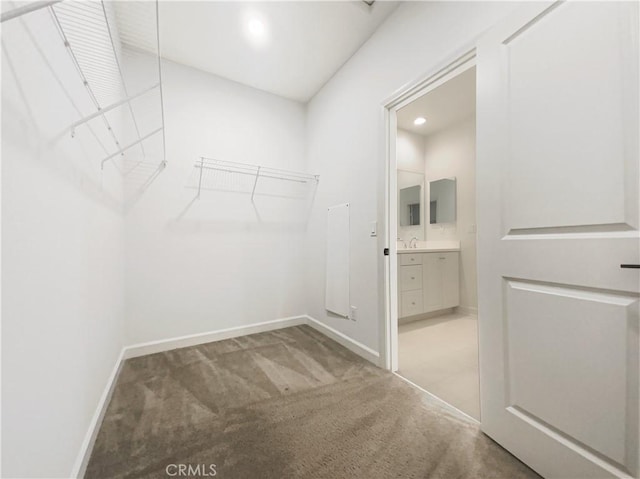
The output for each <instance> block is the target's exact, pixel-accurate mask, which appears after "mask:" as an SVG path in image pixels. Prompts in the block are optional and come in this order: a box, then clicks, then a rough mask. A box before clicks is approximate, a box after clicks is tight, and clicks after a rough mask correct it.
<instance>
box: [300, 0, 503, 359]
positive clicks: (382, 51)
mask: <svg viewBox="0 0 640 479" xmlns="http://www.w3.org/2000/svg"><path fill="white" fill-rule="evenodd" d="M513 8H514V4H512V3H505V2H407V3H403V4H402V5H400V7H398V9H397V10H396V11H395V12H394V13H393V14H392V15H391V16H390V17H389V19H388V20H387V21H386V22H385V23H383V24H382V25H381V27H380V28H379V29H378V30H377V31H376V33H375V34H374V35H373V36H372V37H371V38H370V39H369V40H368V41H367V42H366V43H365V44H364V45H363V46H362V48H360V50H359V51H358V52H357V53H356V54H355V55H353V57H351V59H350V60H349V61H348V62H347V63H346V64H345V65H344V66H343V67H342V68H341V69H340V70H339V71H338V72H337V73H336V75H335V76H334V77H333V78H332V79H331V80H330V81H329V82H327V84H326V85H325V86H324V87H323V88H322V90H320V92H319V93H318V94H317V95H315V97H314V98H313V99H312V100H311V102H310V103H309V106H308V118H307V121H308V138H309V142H308V153H307V156H308V158H309V165H308V167H309V169H310V170H311V171H314V172H317V173H319V174H321V175H322V180H321V182H320V185H319V187H318V191H317V195H316V201H315V203H314V206H313V210H312V213H311V219H310V223H309V233H308V235H307V241H306V250H307V251H306V261H305V267H306V273H307V282H306V290H307V299H308V301H307V304H308V312H309V313H310V315H311V316H313V317H315V318H316V319H318V320H319V321H322V322H323V323H325V324H327V325H329V326H330V327H333V328H335V329H337V330H338V331H340V332H341V333H343V334H344V335H346V336H348V337H350V338H351V339H353V340H355V341H358V342H360V343H362V344H364V345H366V346H368V347H369V348H371V349H374V350H376V351H379V350H380V349H381V347H382V345H381V344H380V341H381V340H382V338H383V335H382V334H381V333H382V328H383V325H384V323H383V318H384V307H383V299H384V285H383V278H384V269H383V268H384V261H385V260H384V256H383V254H382V251H383V248H384V247H385V246H388V244H386V240H385V238H384V235H383V234H382V232H383V229H382V227H383V225H384V210H385V209H384V191H385V190H384V184H385V182H384V178H385V176H384V151H385V149H384V145H385V143H384V132H385V130H384V120H383V118H384V116H383V109H382V105H383V104H384V102H385V100H386V99H388V98H389V97H390V96H391V95H393V94H394V92H398V91H399V90H400V89H401V88H402V87H403V86H404V85H407V83H408V82H410V81H412V80H414V79H417V78H418V77H419V76H422V75H424V74H425V73H427V72H429V71H432V70H433V69H434V68H435V67H436V66H437V65H441V64H442V62H445V61H447V60H449V61H450V60H451V59H452V58H454V57H455V56H456V55H457V54H458V53H460V52H461V50H462V49H464V48H466V47H470V46H471V45H472V42H473V41H474V39H475V38H476V37H477V36H478V35H480V34H481V33H482V32H483V31H485V30H486V29H487V28H489V27H490V26H491V25H493V24H495V23H496V22H497V21H498V20H499V19H501V18H503V17H504V16H505V15H507V14H508V13H509V12H511V11H512V10H513ZM344 202H349V203H350V205H351V208H350V209H351V233H350V234H351V287H350V288H351V304H352V305H354V306H356V307H357V308H358V317H357V320H356V321H353V320H348V319H344V318H338V317H334V316H332V315H330V314H328V313H327V312H326V311H325V309H324V280H325V277H324V271H325V267H324V265H325V241H326V208H327V207H328V206H331V205H334V204H338V203H344ZM372 221H377V222H378V228H379V229H378V231H379V235H378V237H371V236H370V224H371V222H372ZM374 278H376V279H375V280H374Z"/></svg>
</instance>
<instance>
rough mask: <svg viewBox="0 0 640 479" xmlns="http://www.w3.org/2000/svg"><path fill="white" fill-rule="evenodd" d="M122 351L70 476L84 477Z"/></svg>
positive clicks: (121, 360)
mask: <svg viewBox="0 0 640 479" xmlns="http://www.w3.org/2000/svg"><path fill="white" fill-rule="evenodd" d="M124 352H125V348H122V350H121V351H120V354H119V356H118V359H116V363H115V365H114V366H113V369H112V370H111V374H110V375H109V379H107V384H106V386H105V388H104V391H103V392H102V396H101V397H100V401H98V406H97V407H96V410H95V412H94V413H93V417H92V418H91V422H90V423H89V429H88V430H87V434H86V435H85V437H84V441H82V446H81V447H80V452H79V453H78V457H77V458H76V462H75V464H74V465H73V471H72V473H71V477H77V478H80V477H84V473H85V471H86V470H87V465H88V464H89V458H90V457H91V451H93V445H94V444H95V442H96V437H97V436H98V431H99V430H100V425H101V424H102V419H103V418H104V415H105V413H106V412H107V406H108V405H109V402H110V401H111V396H112V395H113V389H114V386H115V384H116V380H117V379H118V375H119V374H120V368H121V367H122V363H123V361H124V359H125V358H124Z"/></svg>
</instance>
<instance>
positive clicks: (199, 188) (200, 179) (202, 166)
mask: <svg viewBox="0 0 640 479" xmlns="http://www.w3.org/2000/svg"><path fill="white" fill-rule="evenodd" d="M203 170H204V158H200V178H199V179H198V198H200V190H201V189H202V171H203Z"/></svg>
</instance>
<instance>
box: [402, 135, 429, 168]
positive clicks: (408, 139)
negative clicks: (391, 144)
mask: <svg viewBox="0 0 640 479" xmlns="http://www.w3.org/2000/svg"><path fill="white" fill-rule="evenodd" d="M396 160H397V168H398V169H399V170H406V171H416V172H419V173H424V136H422V135H418V134H417V133H413V132H412V131H407V130H403V129H401V128H398V136H397V138H396Z"/></svg>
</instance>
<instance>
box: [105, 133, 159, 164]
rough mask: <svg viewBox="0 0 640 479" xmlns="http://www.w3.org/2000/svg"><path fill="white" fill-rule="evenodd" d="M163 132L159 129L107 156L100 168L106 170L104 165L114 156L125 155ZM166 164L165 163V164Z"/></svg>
mask: <svg viewBox="0 0 640 479" xmlns="http://www.w3.org/2000/svg"><path fill="white" fill-rule="evenodd" d="M162 130H163V128H162V127H160V128H158V129H157V130H153V131H152V132H151V133H148V134H146V135H145V136H143V137H142V138H140V139H139V140H136V141H134V142H132V143H129V144H128V145H127V146H125V147H124V148H120V149H119V150H118V151H116V152H115V153H113V154H111V155H109V156H107V157H106V158H105V159H104V160H102V162H101V163H100V167H101V168H104V164H105V163H106V162H107V161H109V160H110V159H111V158H113V157H114V156H118V155H119V154H120V153H124V152H125V151H127V150H128V149H129V148H131V147H133V146H136V145H137V144H139V143H142V142H143V141H144V140H146V139H147V138H149V137H151V136H153V135H155V134H156V133H159V132H161V131H162ZM163 163H164V162H163Z"/></svg>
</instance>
